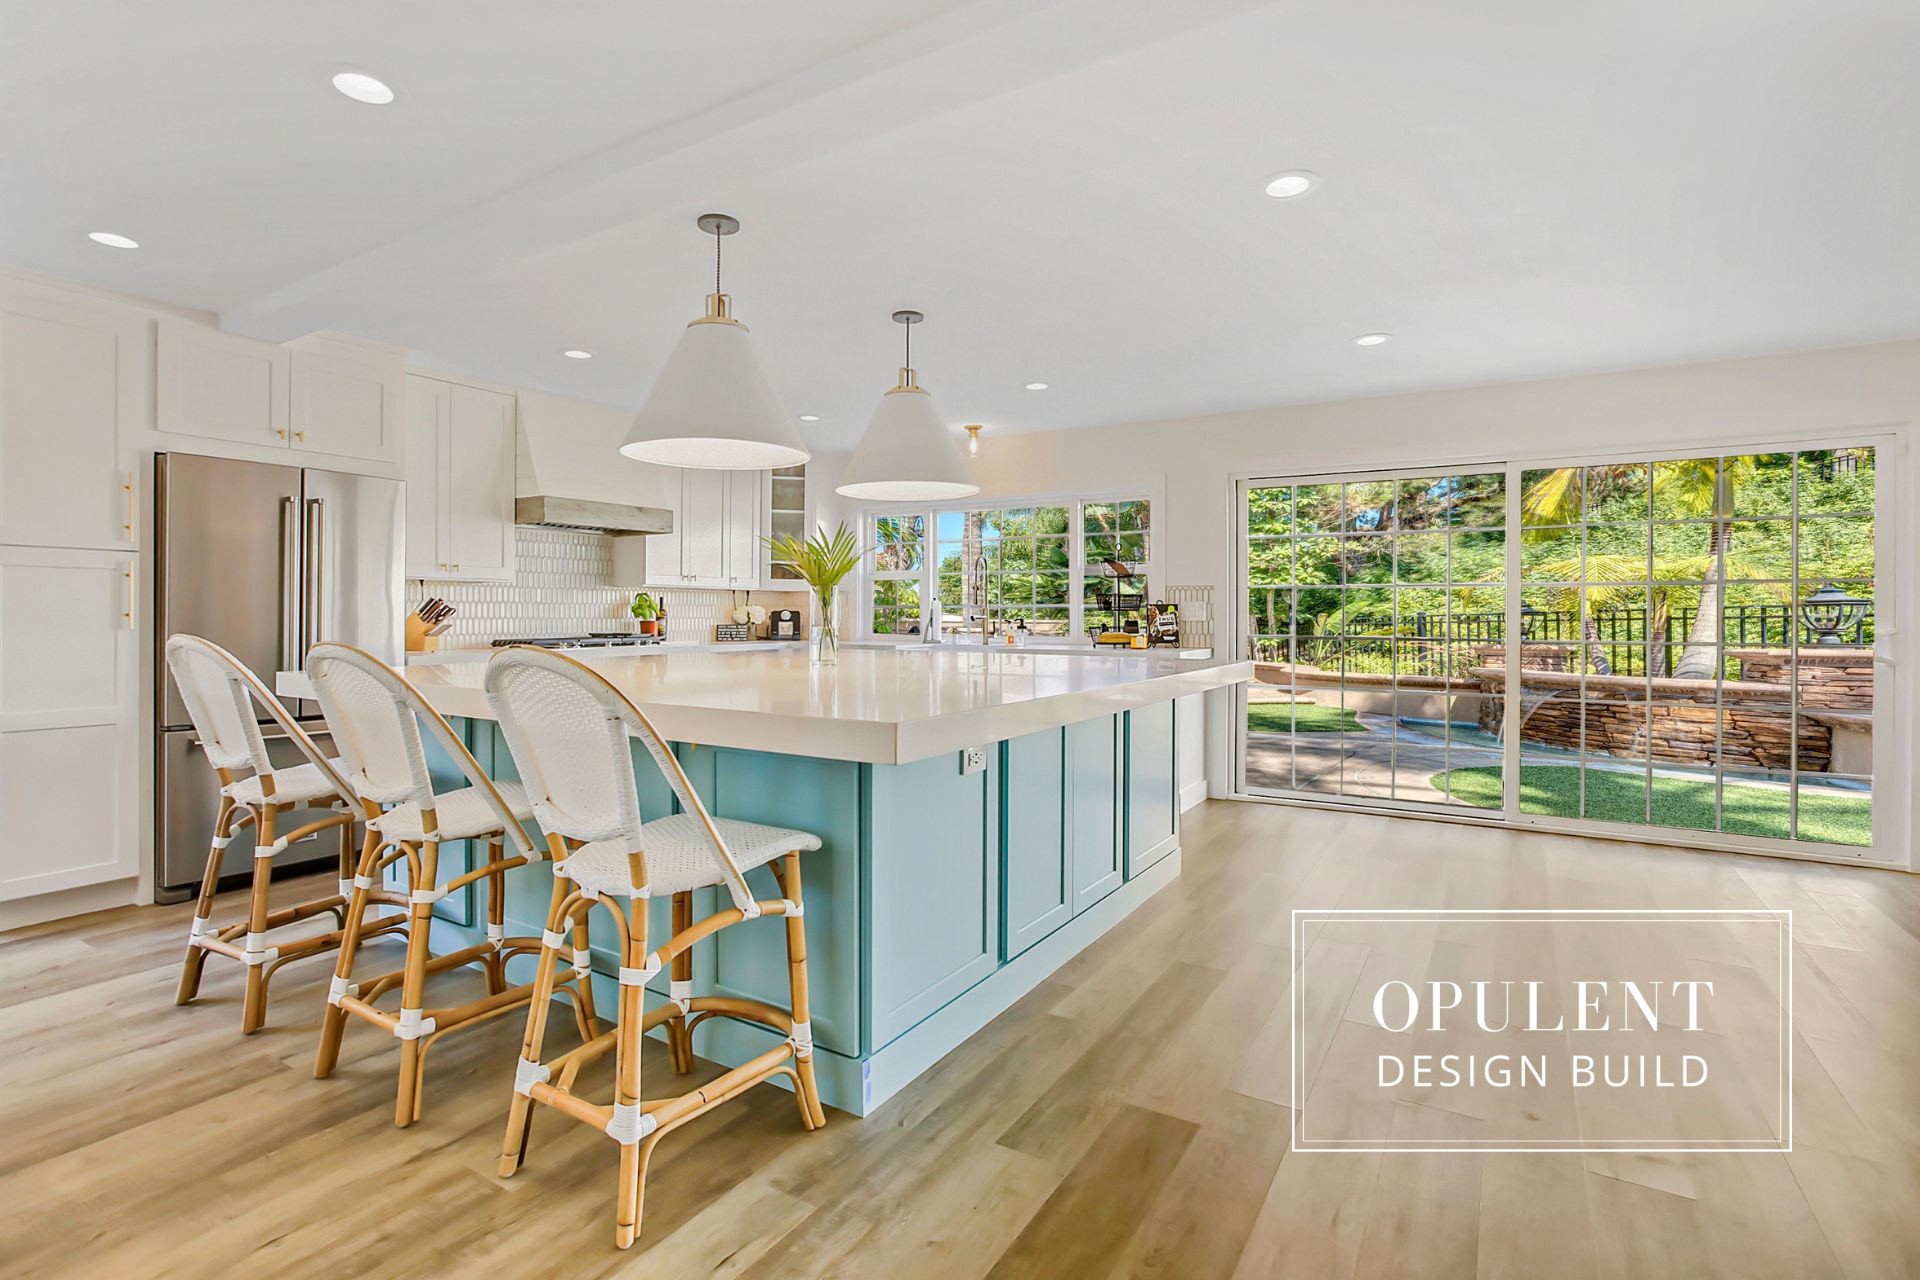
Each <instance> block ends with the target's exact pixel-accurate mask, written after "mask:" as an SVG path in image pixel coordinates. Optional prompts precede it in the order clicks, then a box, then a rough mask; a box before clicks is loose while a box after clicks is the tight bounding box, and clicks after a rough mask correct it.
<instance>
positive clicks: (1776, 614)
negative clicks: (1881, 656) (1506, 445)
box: [1239, 445, 1890, 852]
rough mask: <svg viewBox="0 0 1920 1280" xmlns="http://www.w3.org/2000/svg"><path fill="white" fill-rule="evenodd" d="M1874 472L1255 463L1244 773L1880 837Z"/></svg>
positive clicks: (1719, 834) (1848, 453)
mask: <svg viewBox="0 0 1920 1280" xmlns="http://www.w3.org/2000/svg"><path fill="white" fill-rule="evenodd" d="M1877 487H1878V481H1877V469H1876V467H1875V450H1874V448H1873V447H1872V446H1871V445H1861V446H1857V447H1847V448H1821V449H1799V450H1785V451H1777V452H1754V453H1747V454H1733V455H1713V456H1686V457H1682V456H1674V457H1651V458H1634V459H1621V460H1612V459H1606V460H1584V459H1571V460H1568V461H1567V462H1566V463H1565V464H1563V465H1531V466H1525V467H1518V466H1506V467H1495V468H1463V469H1461V470H1459V471H1457V472H1426V471H1423V472H1420V473H1418V474H1412V473H1359V474H1351V475H1338V476H1301V477H1276V478H1274V479H1271V480H1265V479H1262V480H1252V481H1247V482H1245V483H1243V485H1242V486H1241V497H1242V513H1243V516H1244V534H1245V537H1244V542H1243V556H1242V567H1243V571H1244V578H1243V584H1244V588H1245V599H1246V604H1247V610H1246V614H1245V617H1244V619H1243V624H1244V635H1245V637H1246V644H1247V649H1248V653H1249V656H1251V657H1252V658H1253V659H1254V661H1255V678H1254V681H1253V683H1252V684H1251V685H1249V686H1248V687H1247V690H1246V692H1245V696H1244V719H1243V721H1242V727H1243V732H1242V734H1241V736H1240V759H1239V767H1240V771H1241V772H1240V777H1241V784H1242V788H1243V790H1244V792H1245V793H1247V794H1250V795H1256V796H1275V797H1303V798H1314V799H1318V800H1326V801H1333V802H1350V803H1355V804H1361V805H1365V806H1368V807H1389V808H1408V807H1411V808H1416V809H1428V810H1433V809H1442V810H1451V811H1455V812H1459V811H1463V810H1468V811H1470V810H1480V811H1484V812H1485V813H1487V814H1488V816H1494V817H1501V818H1504V819H1506V820H1509V821H1513V822H1519V823H1530V824H1536V825H1549V826H1560V827H1568V828H1569V829H1580V828H1582V827H1585V826H1587V825H1589V824H1600V825H1601V826H1604V827H1607V828H1613V829H1617V828H1621V827H1627V828H1638V829H1643V830H1646V831H1647V834H1648V835H1649V836H1650V837H1653V836H1654V831H1653V829H1665V836H1664V838H1673V834H1674V833H1675V832H1676V831H1680V832H1687V833H1690V834H1689V835H1688V836H1686V837H1684V838H1685V839H1687V840H1689V841H1692V842H1699V843H1706V844H1713V845H1718V846H1739V847H1754V848H1762V849H1765V848H1775V849H1780V850H1785V849H1793V848H1805V847H1807V846H1822V847H1824V848H1825V849H1827V850H1828V851H1849V852H1857V851H1861V850H1866V849H1872V848H1875V847H1876V840H1875V813H1874V808H1875V806H1874V794H1873V776H1874V772H1875V758H1876V756H1875V737H1876V735H1875V733H1874V727H1875V720H1874V677H1875V618H1876V615H1877V614H1884V612H1885V609H1886V607H1887V601H1886V600H1885V599H1884V598H1882V597H1879V596H1877V594H1876V588H1877V584H1878V579H1877V575H1876V572H1875V549H1876V548H1875V512H1876V510H1877V509H1878V494H1877ZM1509 673H1518V678H1517V679H1513V680H1510V679H1509ZM1879 739H1880V744H1881V745H1880V753H1881V756H1882V757H1883V758H1884V756H1885V754H1886V751H1887V750H1888V747H1889V742H1890V735H1887V734H1884V733H1883V734H1881V735H1879ZM1882 767H1883V768H1884V764H1883V766H1882ZM1882 829H1883V830H1884V829H1889V828H1886V827H1885V826H1884V824H1883V828H1882Z"/></svg>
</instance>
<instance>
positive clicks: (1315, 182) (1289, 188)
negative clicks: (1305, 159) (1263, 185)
mask: <svg viewBox="0 0 1920 1280" xmlns="http://www.w3.org/2000/svg"><path fill="white" fill-rule="evenodd" d="M1319 185H1320V175H1319V174H1317V173H1311V172H1309V171H1307V170H1305V169H1289V170H1288V171H1287V172H1285V173H1276V174H1274V175H1273V177H1271V178H1269V179H1267V194H1268V195H1270V196H1272V197H1273V198H1274V199H1275V200H1291V199H1293V198H1294V197H1295V196H1303V195H1305V194H1307V192H1309V191H1311V190H1313V189H1314V188H1315V187H1317V186H1319Z"/></svg>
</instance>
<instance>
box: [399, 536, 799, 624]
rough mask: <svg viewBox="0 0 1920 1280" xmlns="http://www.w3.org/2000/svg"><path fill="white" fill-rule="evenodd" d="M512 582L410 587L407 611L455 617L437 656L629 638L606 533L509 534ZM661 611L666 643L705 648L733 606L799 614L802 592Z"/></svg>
mask: <svg viewBox="0 0 1920 1280" xmlns="http://www.w3.org/2000/svg"><path fill="white" fill-rule="evenodd" d="M514 539H515V541H514V554H515V568H514V575H513V581H512V582H441V581H437V580H435V579H432V578H426V579H419V578H415V579H409V580H408V582H407V608H409V609H412V608H414V607H415V606H416V605H419V604H420V603H421V602H422V601H425V600H427V599H429V598H430V597H434V596H438V597H439V598H440V599H442V600H445V601H446V602H447V603H448V604H450V605H452V606H453V607H454V608H455V609H457V610H459V612H458V613H456V614H454V615H453V618H452V619H451V621H452V623H453V625H452V626H451V627H450V628H448V630H447V632H446V634H445V635H442V636H441V637H440V645H441V647H442V648H448V649H457V648H463V647H469V646H473V645H484V644H487V643H489V642H491V641H493V640H497V639H501V638H503V637H513V638H516V639H526V640H535V639H542V638H545V637H547V636H567V635H584V634H586V633H587V632H590V631H627V630H630V629H632V627H633V619H632V618H631V617H630V616H629V615H628V613H627V605H628V602H629V601H631V600H632V599H633V592H632V591H631V590H630V589H628V588H626V587H616V586H614V585H613V581H612V579H613V539H612V538H610V537H608V536H607V535H606V534H604V533H589V532H586V531H584V530H575V529H543V528H537V527H533V526H522V527H520V528H518V529H515V530H514ZM653 595H654V598H655V599H657V600H661V601H663V602H664V603H665V604H666V608H667V638H668V639H670V640H711V639H713V627H714V624H715V623H717V622H719V621H720V620H721V618H722V617H723V615H724V614H725V613H726V611H727V609H729V608H730V607H732V606H733V605H734V604H735V603H736V602H738V603H743V604H744V603H746V602H747V601H748V599H749V595H751V599H752V602H753V603H755V604H764V605H766V606H767V607H768V608H770V609H772V608H787V609H799V610H801V611H803V612H804V611H805V610H806V607H807V594H806V593H805V592H804V591H764V592H761V591H756V592H752V593H748V592H744V591H741V592H733V591H655V592H654V593H653Z"/></svg>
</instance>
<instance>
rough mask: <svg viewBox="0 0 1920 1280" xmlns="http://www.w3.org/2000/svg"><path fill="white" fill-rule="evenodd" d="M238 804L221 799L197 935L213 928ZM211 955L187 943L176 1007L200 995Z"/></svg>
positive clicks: (203, 882)
mask: <svg viewBox="0 0 1920 1280" xmlns="http://www.w3.org/2000/svg"><path fill="white" fill-rule="evenodd" d="M233 815H234V803H233V801H232V800H230V799H228V798H227V797H226V796H221V797H220V817H219V819H218V820H217V821H216V822H215V823H214V824H213V844H212V847H210V848H209V849H208V850H207V874H206V875H205V876H204V877H203V878H202V879H201V881H200V897H199V899H198V900H197V901H196V902H195V903H194V908H193V931H194V934H195V935H196V936H197V935H199V934H201V933H203V932H207V931H209V930H211V929H212V927H213V926H212V925H211V924H210V923H209V919H210V917H211V916H212V915H213V896H214V894H215V893H216V892H217V891H218V889H217V886H218V883H219V880H220V860H221V859H222V858H224V857H226V854H227V841H228V840H230V839H231V838H232V836H233ZM206 963H207V952H206V949H205V948H204V947H201V946H200V945H198V944H197V943H195V942H194V941H192V940H191V939H189V940H188V942H187V959H186V963H185V964H183V965H182V966H181V969H180V991H179V993H178V994H177V995H176V996H175V997H174V1003H175V1004H186V1003H188V1002H189V1001H191V1000H192V999H193V998H194V997H195V996H197V995H199V994H200V971H201V970H202V969H204V968H205V967H206Z"/></svg>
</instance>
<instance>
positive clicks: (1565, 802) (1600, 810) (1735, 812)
mask: <svg viewBox="0 0 1920 1280" xmlns="http://www.w3.org/2000/svg"><path fill="white" fill-rule="evenodd" d="M1431 781H1432V785H1433V786H1434V788H1435V789H1436V790H1442V789H1445V788H1446V787H1447V785H1448V783H1449V782H1451V784H1452V787H1453V794H1454V797H1455V798H1456V799H1458V800H1460V801H1462V802H1464V803H1466V804H1470V805H1477V806H1478V807H1480V808H1482V809H1498V808H1499V807H1500V803H1501V796H1500V770H1499V769H1497V768H1477V769H1455V770H1453V771H1452V772H1451V773H1442V774H1436V775H1435V776H1434V777H1433V778H1432V780H1431ZM1645 804H1646V790H1645V785H1644V779H1643V778H1642V777H1641V776H1640V775H1638V774H1632V773H1623V772H1619V771H1617V770H1611V769H1605V770H1603V769H1594V770H1589V771H1588V773H1587V814H1586V816H1587V817H1589V818H1598V819H1600V820H1601V821H1604V822H1632V823H1644V822H1645V821H1646V820H1647V819H1646V817H1645V810H1644V808H1643V806H1644V805H1645ZM1520 808H1521V810H1522V811H1523V812H1526V813H1542V814H1552V815H1554V816H1556V817H1563V818H1571V817H1576V816H1578V814H1579V811H1580V773H1579V770H1577V769H1575V768H1572V767H1571V766H1567V765H1523V766H1521V769H1520ZM1721 817H1722V826H1723V827H1724V829H1725V830H1727V831H1733V832H1739V833H1741V834H1744V835H1759V836H1784V835H1785V834H1786V831H1787V793H1786V791H1785V789H1783V788H1779V787H1759V786H1743V785H1741V784H1739V783H1734V782H1729V784H1728V786H1727V788H1726V794H1725V796H1724V797H1723V798H1722V800H1721ZM1653 821H1654V823H1655V824H1656V825H1658V826H1663V827H1685V828H1688V829H1689V830H1694V831H1711V830H1713V783H1712V782H1710V781H1695V780H1694V779H1691V778H1662V777H1655V778H1654V779H1653ZM1800 838H1801V839H1803V840H1818V841H1824V842H1827V843H1830V844H1851V845H1865V844H1871V843H1872V842H1873V800H1872V799H1871V798H1870V797H1868V796H1859V797H1854V796H1829V795H1809V794H1807V793H1806V792H1802V793H1801V795H1800Z"/></svg>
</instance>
